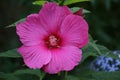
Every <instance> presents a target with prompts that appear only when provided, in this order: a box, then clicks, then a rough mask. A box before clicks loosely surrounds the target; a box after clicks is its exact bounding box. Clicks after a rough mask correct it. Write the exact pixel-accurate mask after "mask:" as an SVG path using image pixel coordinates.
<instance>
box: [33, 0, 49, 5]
mask: <svg viewBox="0 0 120 80" xmlns="http://www.w3.org/2000/svg"><path fill="white" fill-rule="evenodd" d="M45 2H47V1H35V2H33V4H34V5H40V6H42V5H43V4H44V3H45Z"/></svg>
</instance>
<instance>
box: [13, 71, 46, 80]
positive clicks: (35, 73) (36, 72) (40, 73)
mask: <svg viewBox="0 0 120 80" xmlns="http://www.w3.org/2000/svg"><path fill="white" fill-rule="evenodd" d="M13 74H14V75H21V74H31V75H36V76H38V77H40V80H42V79H43V78H44V76H45V73H44V72H42V71H40V70H39V69H22V70H17V71H15V72H14V73H13Z"/></svg>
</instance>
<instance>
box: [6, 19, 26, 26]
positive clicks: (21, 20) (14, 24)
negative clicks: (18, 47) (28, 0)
mask: <svg viewBox="0 0 120 80" xmlns="http://www.w3.org/2000/svg"><path fill="white" fill-rule="evenodd" d="M23 21H25V18H22V19H20V20H18V21H16V22H14V23H13V24H11V25H9V26H6V28H9V27H14V26H16V24H17V23H19V22H23Z"/></svg>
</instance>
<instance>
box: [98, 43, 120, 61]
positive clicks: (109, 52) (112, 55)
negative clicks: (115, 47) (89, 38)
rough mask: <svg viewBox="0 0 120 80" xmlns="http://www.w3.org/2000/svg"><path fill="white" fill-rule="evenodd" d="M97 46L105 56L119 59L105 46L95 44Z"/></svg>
mask: <svg viewBox="0 0 120 80" xmlns="http://www.w3.org/2000/svg"><path fill="white" fill-rule="evenodd" d="M97 47H98V48H99V49H100V51H101V53H102V55H104V56H106V57H111V58H113V59H119V60H120V58H119V57H118V56H117V55H115V54H113V53H112V51H110V50H109V49H107V48H106V47H105V46H103V45H98V44H97Z"/></svg>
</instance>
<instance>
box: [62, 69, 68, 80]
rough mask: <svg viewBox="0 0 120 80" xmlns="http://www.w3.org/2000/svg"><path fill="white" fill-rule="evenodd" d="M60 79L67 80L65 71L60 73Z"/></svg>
mask: <svg viewBox="0 0 120 80" xmlns="http://www.w3.org/2000/svg"><path fill="white" fill-rule="evenodd" d="M61 80H67V71H64V72H62V73H61Z"/></svg>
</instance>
